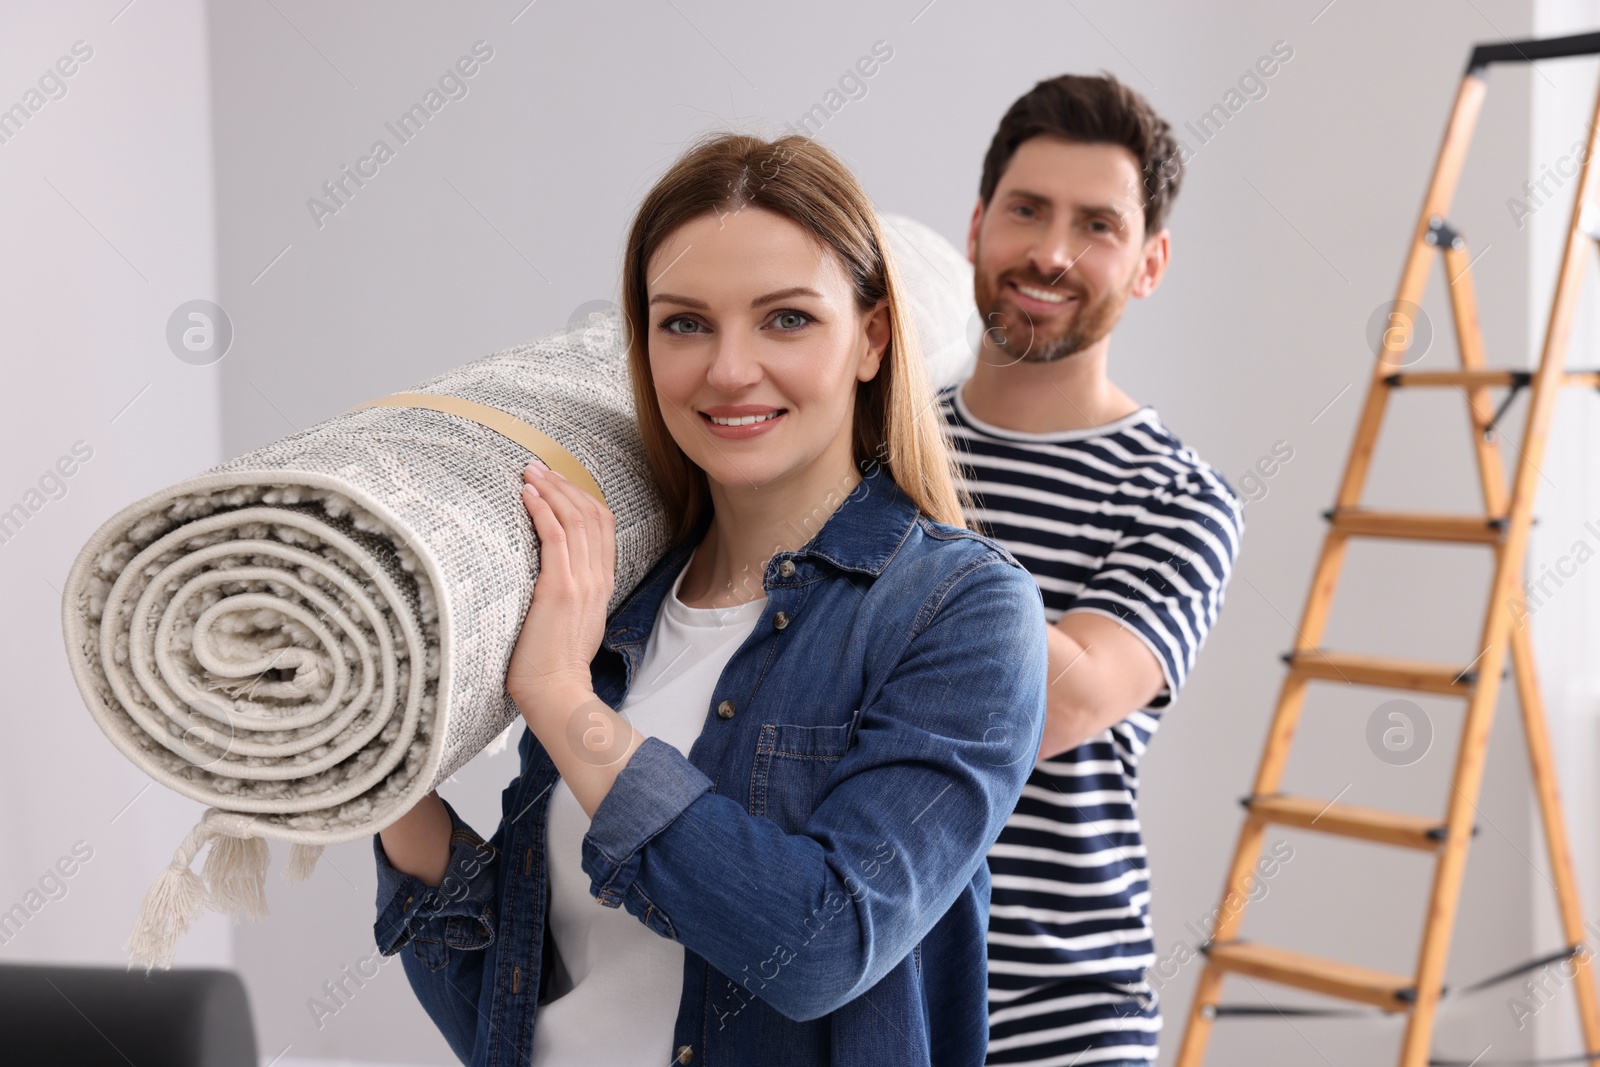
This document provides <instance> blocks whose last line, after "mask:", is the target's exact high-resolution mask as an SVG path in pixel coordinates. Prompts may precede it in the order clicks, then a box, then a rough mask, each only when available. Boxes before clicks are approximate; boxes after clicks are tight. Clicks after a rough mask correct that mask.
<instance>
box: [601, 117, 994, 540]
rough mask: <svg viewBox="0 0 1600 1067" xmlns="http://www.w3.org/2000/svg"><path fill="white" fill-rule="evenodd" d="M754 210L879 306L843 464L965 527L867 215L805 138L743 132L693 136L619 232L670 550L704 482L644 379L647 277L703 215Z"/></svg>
mask: <svg viewBox="0 0 1600 1067" xmlns="http://www.w3.org/2000/svg"><path fill="white" fill-rule="evenodd" d="M745 207H760V208H764V209H766V210H768V211H771V212H774V213H776V214H778V215H782V216H784V217H785V218H787V219H790V220H791V221H793V222H795V223H797V224H798V225H799V226H800V227H801V228H802V229H804V230H805V231H806V232H808V233H810V234H811V235H812V236H813V237H814V238H816V239H817V241H818V242H819V243H820V244H822V245H823V246H824V247H826V248H829V249H831V250H832V251H833V253H834V254H835V255H836V256H837V257H838V259H839V261H840V263H841V264H843V266H844V268H845V271H846V273H847V274H848V275H849V276H850V278H851V281H852V282H853V283H854V287H855V296H856V307H857V308H858V309H859V310H860V311H861V312H863V313H865V312H867V311H870V310H871V309H872V308H874V307H876V306H877V303H878V301H879V300H880V299H882V298H884V297H887V298H888V309H889V330H890V337H889V343H888V346H887V347H886V348H885V350H884V354H883V359H882V361H881V362H880V363H879V367H878V373H877V374H876V375H875V376H874V377H873V378H872V379H871V380H870V381H866V382H860V383H858V385H857V387H856V402H855V413H854V418H853V420H852V421H853V423H854V432H853V434H852V437H853V441H852V447H851V454H852V459H853V460H854V461H855V463H856V465H857V467H858V468H866V467H868V466H870V465H872V464H874V463H882V464H883V465H884V466H885V467H886V468H887V469H888V471H889V474H890V476H891V477H893V478H894V481H895V484H897V485H898V486H899V487H900V488H901V489H902V490H904V491H905V493H906V495H907V496H909V497H910V498H911V499H912V500H913V501H915V502H916V504H917V507H918V508H919V509H920V510H921V511H922V513H923V514H925V515H927V516H928V517H929V518H931V519H933V520H935V521H937V522H943V523H947V524H949V525H951V526H957V527H961V528H963V529H965V528H966V526H967V524H966V522H965V521H964V519H963V516H962V508H963V507H964V506H970V504H971V500H970V498H969V497H968V496H967V494H966V493H965V492H964V491H963V490H962V489H961V487H960V483H959V480H958V471H957V468H956V461H955V456H954V455H953V453H952V452H951V450H950V446H949V445H948V444H947V442H946V438H945V435H944V427H943V421H942V418H941V416H940V414H939V411H938V408H937V406H936V405H934V404H933V403H932V401H933V396H934V393H933V390H932V387H931V385H930V383H929V381H928V374H927V367H926V365H925V364H924V362H923V357H922V352H921V349H920V348H919V346H918V344H917V338H916V331H915V328H914V327H913V324H912V320H911V313H910V309H909V308H908V307H907V305H906V302H905V299H904V289H903V287H902V283H901V280H900V274H899V270H898V268H897V267H896V266H895V264H894V261H893V258H892V257H891V255H890V254H889V251H888V247H887V245H886V243H885V241H884V236H883V233H882V231H881V230H880V229H879V227H878V219H877V213H876V212H875V211H874V210H873V207H872V204H871V202H870V201H869V200H868V199H867V196H866V193H865V192H864V191H863V190H862V188H861V186H860V184H859V183H858V182H857V181H856V179H855V177H854V175H852V174H851V173H850V171H849V169H848V168H847V167H845V166H844V164H843V163H841V162H840V161H839V159H838V157H836V156H835V155H834V154H833V153H832V152H830V151H828V150H827V149H826V148H824V147H822V146H821V145H819V144H817V143H816V142H815V141H813V140H811V138H809V137H805V136H802V135H800V134H789V135H787V136H784V137H779V138H777V139H776V140H773V141H766V140H763V139H761V138H759V137H754V136H751V135H749V134H739V133H711V134H707V135H705V136H703V137H702V138H701V139H700V140H699V141H697V142H696V143H694V144H693V145H691V146H690V148H689V149H688V150H687V151H686V152H685V153H684V154H683V155H682V156H681V157H680V158H679V159H678V161H677V162H676V163H674V164H673V165H672V167H671V169H669V170H668V171H667V173H666V174H664V175H663V176H662V177H661V180H660V181H658V182H656V184H655V186H654V187H653V188H652V189H651V190H650V192H649V193H648V194H646V196H645V198H644V201H643V203H641V204H640V206H639V211H638V214H637V215H635V217H634V220H633V228H632V229H631V231H630V232H629V234H628V246H627V252H626V254H625V258H624V267H623V281H622V313H623V320H624V322H625V324H626V327H627V332H628V368H629V371H630V372H631V377H632V381H633V397H634V405H635V408H636V410H637V412H638V418H639V431H640V433H641V435H642V436H643V438H644V445H645V451H646V454H647V455H648V457H649V462H650V467H651V470H652V471H653V472H654V474H655V476H656V480H657V482H658V484H659V486H660V489H661V492H662V495H663V497H664V498H665V502H666V507H667V515H668V521H669V523H670V525H671V526H672V528H673V531H674V532H673V544H674V545H676V544H678V543H680V542H681V541H682V540H683V539H684V538H686V537H687V536H688V535H689V534H690V533H692V532H693V531H694V530H695V529H696V528H697V527H698V525H699V522H700V520H701V519H702V518H703V517H704V515H705V512H706V509H707V508H709V507H710V504H711V495H710V489H709V483H708V482H707V480H706V473H705V471H704V470H702V469H701V468H700V467H699V466H697V465H696V464H695V463H693V462H691V461H690V459H689V457H688V456H686V455H685V454H684V453H683V450H682V449H680V448H679V447H678V444H677V442H676V441H675V440H674V439H673V437H672V434H671V433H670V432H669V431H668V430H667V424H666V420H665V419H664V418H663V417H662V414H661V404H660V400H659V399H658V398H657V396H656V388H655V379H654V378H653V377H652V375H651V373H650V352H649V336H650V331H649V321H650V320H649V309H648V306H647V305H648V302H649V292H648V288H647V285H646V268H647V266H648V264H649V262H650V257H651V256H652V255H654V253H655V251H656V249H658V248H659V247H660V246H661V245H662V243H663V242H664V241H666V239H667V238H668V237H669V236H670V235H671V234H672V233H673V232H674V231H675V230H677V229H678V227H680V226H682V225H684V224H685V223H687V222H690V221H692V220H694V219H697V218H700V217H703V216H705V215H710V214H718V215H721V214H724V213H727V212H729V211H737V210H739V209H741V208H745Z"/></svg>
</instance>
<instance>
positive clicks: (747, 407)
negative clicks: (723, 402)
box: [700, 404, 789, 441]
mask: <svg viewBox="0 0 1600 1067" xmlns="http://www.w3.org/2000/svg"><path fill="white" fill-rule="evenodd" d="M788 411H789V409H788V408H773V407H760V406H757V405H753V404H742V405H735V406H724V407H715V408H708V409H706V410H705V411H702V412H700V420H701V421H702V422H704V423H705V425H706V428H707V429H708V430H710V431H711V433H712V436H714V437H720V438H722V439H723V440H726V441H742V440H744V439H745V438H747V437H759V436H761V435H762V434H764V433H767V432H768V431H770V430H771V429H772V428H773V427H774V426H776V425H777V424H778V422H779V420H781V419H782V418H783V417H784V415H786V414H787V413H788Z"/></svg>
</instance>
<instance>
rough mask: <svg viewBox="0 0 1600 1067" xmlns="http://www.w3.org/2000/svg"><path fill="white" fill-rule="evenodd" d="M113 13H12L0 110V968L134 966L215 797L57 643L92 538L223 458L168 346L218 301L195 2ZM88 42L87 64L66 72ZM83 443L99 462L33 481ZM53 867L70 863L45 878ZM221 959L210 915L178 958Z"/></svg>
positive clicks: (214, 376)
mask: <svg viewBox="0 0 1600 1067" xmlns="http://www.w3.org/2000/svg"><path fill="white" fill-rule="evenodd" d="M122 6H123V5H122V3H120V2H118V3H110V4H92V5H91V4H77V5H70V6H69V5H48V6H47V5H38V4H27V5H23V4H11V5H7V6H6V7H5V8H4V9H0V71H5V72H6V73H5V76H4V78H3V79H0V107H6V108H9V107H10V106H11V105H12V104H14V103H19V102H20V103H23V105H24V107H27V106H28V104H29V103H31V104H32V105H33V107H35V108H37V110H36V111H34V110H30V111H29V112H28V117H27V118H26V120H25V121H21V126H20V129H18V128H17V127H16V126H15V125H13V124H10V123H7V124H6V125H5V126H4V127H3V130H4V132H5V134H6V139H5V141H4V142H3V143H0V204H4V205H5V207H4V210H0V293H3V294H4V296H3V297H0V352H3V353H4V359H5V378H4V383H5V393H4V396H5V404H4V412H5V414H4V418H3V419H0V508H4V509H10V508H11V507H12V505H14V504H21V505H22V506H23V507H24V508H25V509H26V510H27V515H26V518H25V519H24V518H23V516H22V514H21V513H18V514H17V515H16V521H17V522H18V523H20V529H18V528H17V527H16V526H14V525H8V526H6V527H5V528H4V533H5V535H6V536H5V539H4V541H3V543H0V602H3V603H5V605H6V606H7V611H6V623H5V628H4V638H5V639H4V641H3V642H0V662H3V666H4V671H5V676H6V679H7V685H6V692H5V697H4V704H3V707H4V710H5V723H6V731H7V743H6V744H5V746H4V749H3V751H4V755H3V756H0V767H3V773H0V808H3V809H4V811H5V813H6V814H5V817H4V818H3V819H0V908H3V909H7V910H9V909H11V908H12V907H13V905H22V906H23V907H24V908H25V909H27V910H28V911H29V914H28V917H27V919H26V921H25V922H24V921H22V920H21V918H20V915H19V916H18V919H17V922H18V923H19V924H20V929H18V928H17V927H6V928H4V930H0V961H15V962H25V961H40V960H53V961H65V962H83V963H115V964H122V963H125V962H126V959H125V957H124V956H123V954H122V952H121V945H122V943H123V941H124V940H125V939H126V938H127V936H128V934H129V933H130V932H131V931H132V929H133V923H134V916H135V912H136V911H137V909H138V906H139V903H140V901H141V899H142V897H143V894H144V891H145V889H146V888H148V887H149V885H150V884H151V882H153V881H154V880H155V878H156V875H157V874H158V873H159V871H160V869H161V867H162V866H163V865H165V864H167V863H169V862H170V861H171V859H172V853H173V850H174V849H175V848H176V847H177V845H178V843H179V842H180V841H181V840H182V838H183V835H184V834H185V833H186V832H188V830H189V828H190V826H192V825H193V823H194V820H195V819H196V817H197V816H198V815H199V812H200V811H201V810H202V809H201V806H200V805H199V804H197V803H195V802H193V801H190V800H188V799H186V798H184V797H180V796H178V795H177V794H175V793H172V792H170V791H168V790H166V789H164V788H162V787H159V786H154V785H152V784H151V783H150V782H149V780H148V779H147V778H145V777H144V776H143V775H142V774H141V773H139V772H138V771H137V770H136V769H135V768H134V766H133V765H132V764H131V763H129V762H128V760H127V759H125V758H124V757H123V756H122V754H121V753H120V752H118V751H117V750H116V749H115V748H114V747H113V746H112V744H111V743H110V742H109V741H108V740H107V739H106V738H105V736H104V735H103V734H102V733H101V732H100V730H99V728H98V727H97V726H96V725H95V724H94V720H93V719H91V718H90V716H89V714H88V712H87V711H86V710H85V709H84V704H83V700H82V698H81V697H80V696H79V694H78V690H77V687H76V685H75V684H74V682H73V680H72V676H71V674H70V672H69V671H68V668H67V661H66V654H65V649H64V645H63V642H62V636H61V622H60V619H61V600H60V591H61V588H62V584H63V579H64V578H65V576H66V572H67V569H68V568H69V567H70V566H71V563H72V560H73V558H74V557H75V556H76V554H77V551H78V549H79V548H80V547H81V546H82V545H83V544H84V542H86V541H87V540H88V539H89V535H90V534H91V533H92V532H93V531H94V529H95V528H96V527H97V526H99V525H100V523H101V522H102V521H104V520H105V519H106V518H108V517H109V516H110V515H111V514H112V513H113V512H115V511H117V510H120V509H121V508H122V507H124V506H126V505H127V504H129V503H131V502H133V501H134V500H137V499H138V498H140V497H142V496H145V495H146V494H149V493H152V492H154V491H156V490H157V489H160V488H162V487H163V486H166V485H169V484H171V483H173V482H175V481H178V480H180V479H182V478H184V477H186V476H188V475H190V474H193V473H195V472H197V471H200V470H203V469H204V468H206V467H208V466H211V465H212V464H214V463H216V462H218V461H219V460H220V459H221V419H220V408H219V405H218V383H219V381H220V367H219V366H195V365H192V364H189V363H186V362H183V361H181V360H179V359H178V358H177V357H176V356H175V355H174V354H173V353H172V351H171V350H169V348H168V346H167V341H166V328H167V319H168V316H169V315H170V314H171V313H172V312H173V310H174V309H175V308H177V307H178V306H179V305H180V304H182V303H184V302H186V301H189V300H192V299H197V298H214V297H215V288H216V252H215V249H216V227H215V222H214V214H213V208H212V196H213V181H212V174H211V159H212V144H211V129H210V119H211V116H210V113H209V95H208V87H209V70H208V61H207V52H206V28H205V9H204V6H203V5H202V4H200V3H198V2H194V0H169V2H165V3H143V4H137V5H134V6H132V7H131V8H129V9H127V10H125V11H122V10H120V9H121V8H122ZM79 41H81V42H83V44H82V45H81V46H80V47H79V53H78V55H79V56H87V58H86V59H82V60H81V61H78V62H66V63H63V65H62V67H61V68H59V69H58V68H56V67H55V64H56V63H57V60H58V59H60V58H61V57H63V56H66V57H68V58H69V59H73V58H74V56H73V46H74V43H75V42H79ZM60 70H72V72H73V73H72V74H71V76H70V77H64V78H60V77H59V71H60ZM52 73H54V74H55V75H56V76H57V77H58V78H59V81H54V80H51V78H50V77H48V76H49V75H51V74H52ZM41 77H44V78H45V87H44V91H41V92H40V93H39V94H38V96H37V97H34V98H32V99H31V100H30V99H29V98H28V97H27V96H26V95H25V94H27V93H28V92H29V90H30V89H39V83H40V79H41ZM62 87H64V89H65V92H64V94H63V92H62ZM50 96H55V97H56V98H55V99H49V97H50ZM77 442H83V444H82V445H81V446H80V449H79V453H78V455H79V456H80V457H81V456H87V457H88V458H87V460H86V461H84V462H82V463H81V464H77V463H74V462H67V463H64V464H62V466H61V467H60V468H58V470H71V471H72V474H71V476H70V477H67V478H64V479H61V480H60V481H59V482H56V481H51V480H49V479H48V478H46V483H45V485H44V486H43V487H42V489H41V486H40V480H41V478H43V477H45V476H46V475H48V474H49V473H50V472H51V470H52V468H53V467H54V466H55V464H56V463H57V461H58V459H60V458H61V457H63V456H69V455H70V453H71V450H72V448H73V446H74V444H75V443H77ZM30 493H32V494H33V495H30ZM52 498H53V499H52ZM147 786H148V788H146V787H147ZM78 842H82V844H81V845H78V846H77V847H78V853H77V856H78V857H82V856H85V855H87V856H88V857H89V858H88V859H87V861H86V862H83V863H81V864H76V863H74V862H71V861H72V859H73V852H72V850H73V847H74V845H75V844H77V843H78ZM63 857H66V858H67V860H68V861H69V862H67V863H66V864H64V865H63V866H62V867H60V868H58V873H59V871H60V870H69V869H70V870H71V871H72V872H73V873H72V875H71V876H70V877H67V878H63V879H60V880H59V881H53V880H52V868H53V867H55V865H56V864H57V861H58V860H61V859H62V858H63ZM52 898H53V899H52ZM35 909H36V910H35ZM231 959H232V955H231V939H230V936H229V931H228V921H227V920H226V919H224V918H221V917H217V916H211V917H207V918H205V919H203V920H201V921H200V922H199V923H197V925H196V926H195V927H194V928H193V929H192V930H191V932H190V934H189V935H188V936H187V937H186V938H185V939H184V940H183V942H182V943H181V945H180V946H179V949H178V953H177V957H176V962H177V963H178V964H179V965H203V964H221V965H226V964H228V963H230V962H231Z"/></svg>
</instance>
